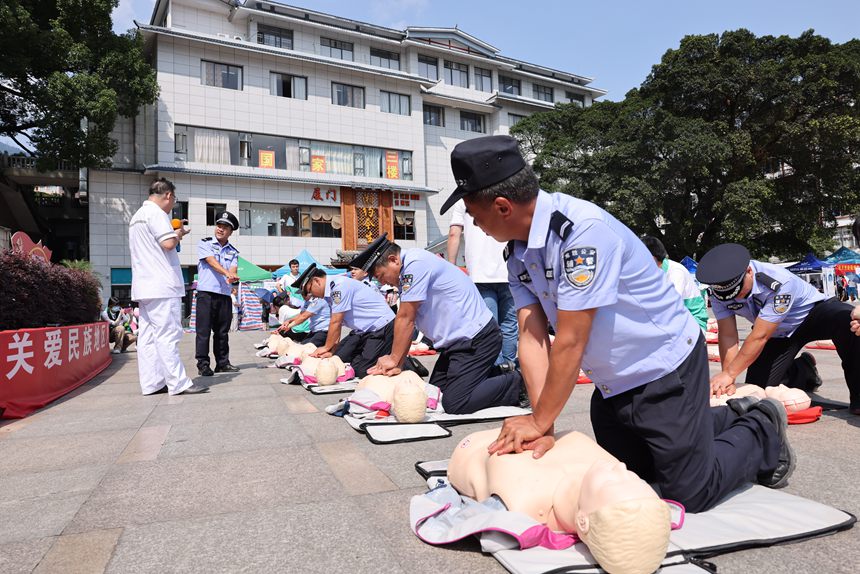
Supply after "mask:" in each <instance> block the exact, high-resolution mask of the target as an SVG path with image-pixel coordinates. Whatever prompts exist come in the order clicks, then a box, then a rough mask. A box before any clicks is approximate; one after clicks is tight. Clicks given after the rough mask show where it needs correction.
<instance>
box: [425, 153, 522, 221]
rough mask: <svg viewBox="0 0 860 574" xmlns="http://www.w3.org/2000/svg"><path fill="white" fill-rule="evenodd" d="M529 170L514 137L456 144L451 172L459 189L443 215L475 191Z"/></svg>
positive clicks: (452, 156)
mask: <svg viewBox="0 0 860 574" xmlns="http://www.w3.org/2000/svg"><path fill="white" fill-rule="evenodd" d="M524 167H526V160H524V159H523V156H522V154H521V153H520V148H519V144H518V143H517V140H515V139H514V138H512V137H511V136H487V137H482V138H475V139H471V140H467V141H464V142H461V143H459V144H457V145H456V146H455V147H454V151H452V152H451V171H452V172H454V180H455V181H456V182H457V189H455V190H454V193H452V194H451V197H449V198H448V200H447V201H445V204H444V205H442V210H441V211H440V213H445V212H446V211H448V210H449V209H451V207H452V206H453V205H454V204H455V203H457V202H458V201H460V200H461V199H463V198H464V197H466V196H467V195H469V194H470V193H472V192H475V191H480V190H482V189H486V188H488V187H490V186H491V185H495V184H497V183H499V182H500V181H504V180H506V179H508V178H509V177H511V176H512V175H514V174H516V173H518V172H519V171H520V170H522V169H523V168H524Z"/></svg>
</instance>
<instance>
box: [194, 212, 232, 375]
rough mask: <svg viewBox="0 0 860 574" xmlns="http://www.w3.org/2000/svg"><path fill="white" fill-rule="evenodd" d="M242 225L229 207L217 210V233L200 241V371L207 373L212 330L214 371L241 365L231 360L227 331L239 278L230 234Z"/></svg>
mask: <svg viewBox="0 0 860 574" xmlns="http://www.w3.org/2000/svg"><path fill="white" fill-rule="evenodd" d="M238 228H239V220H238V219H236V216H235V215H233V214H232V213H230V212H229V211H224V212H221V213H220V214H218V217H217V219H216V221H215V236H214V237H204V238H203V239H201V240H200V243H198V244H197V260H198V261H197V316H196V318H195V321H196V325H195V329H196V331H197V335H196V337H197V340H196V349H195V351H196V353H195V355H196V358H197V372H198V373H199V374H200V375H202V376H204V377H208V376H211V375H212V374H213V371H212V369H211V368H210V367H209V333H210V331H211V332H212V350H213V352H214V354H215V371H214V372H215V373H220V372H225V373H235V372H237V371H238V370H239V369H238V368H237V367H234V366H233V365H231V364H230V347H229V342H228V334H229V332H230V323H231V322H232V320H233V303H232V301H231V299H230V286H231V284H233V283H238V282H239V277H238V276H237V272H238V269H239V250H238V249H236V248H235V247H233V245H232V244H231V243H230V235H232V234H233V231H235V230H236V229H238Z"/></svg>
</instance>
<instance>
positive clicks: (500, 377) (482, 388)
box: [350, 234, 522, 414]
mask: <svg viewBox="0 0 860 574" xmlns="http://www.w3.org/2000/svg"><path fill="white" fill-rule="evenodd" d="M386 235H387V234H383V235H382V237H380V238H378V239H377V240H376V241H374V242H373V243H372V244H371V245H370V246H369V247H368V248H367V249H366V250H365V251H364V252H362V253H361V254H360V255H358V257H356V258H355V259H354V260H353V261H352V262H351V263H350V266H351V267H360V268H361V269H363V270H365V271H367V272H368V273H370V274H371V275H372V276H373V277H374V278H375V279H377V280H378V281H380V282H381V283H384V284H386V285H391V286H393V287H399V288H400V308H399V309H398V311H397V318H396V319H395V321H394V344H393V346H392V351H391V354H390V355H386V356H384V357H381V358H380V359H379V361H378V362H377V364H376V367H375V368H374V369H371V371H370V372H371V374H382V375H393V374H397V373H398V372H399V371H400V365H401V364H402V363H403V361H404V360H405V359H406V356H407V353H408V352H409V345H410V342H411V340H412V334H413V332H414V329H415V327H416V326H417V327H418V329H419V330H420V331H421V332H422V333H424V336H425V337H427V338H428V339H430V340H431V341H432V342H433V347H434V348H435V349H437V350H438V351H440V353H441V354H440V356H439V358H438V360H437V361H436V365H435V366H434V368H433V374H432V375H431V376H430V384H432V385H436V386H437V387H439V388H440V389H442V406H443V407H444V409H445V412H447V413H451V414H467V413H473V412H476V411H479V410H481V409H486V408H490V407H497V406H510V405H517V404H518V403H519V402H520V392H521V391H522V376H521V375H520V373H519V371H516V370H508V371H506V372H500V371H499V370H498V369H497V368H494V364H495V362H496V358H497V357H498V356H499V351H500V350H501V348H502V334H501V331H500V330H499V325H498V323H496V320H495V319H494V318H493V314H492V313H491V312H490V310H489V309H488V308H487V305H486V304H485V303H484V300H483V299H482V298H481V294H480V293H479V292H478V288H477V287H476V286H475V284H474V283H473V282H472V280H471V279H469V277H467V276H466V275H465V274H464V273H463V272H462V271H460V269H458V268H457V267H455V266H454V265H452V264H451V263H448V262H447V261H445V260H444V259H442V258H440V257H437V256H436V255H434V254H432V253H430V252H428V251H425V250H423V249H406V250H403V251H401V249H400V246H399V245H397V244H396V243H391V242H390V241H388V239H387V237H386Z"/></svg>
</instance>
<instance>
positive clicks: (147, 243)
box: [128, 200, 185, 301]
mask: <svg viewBox="0 0 860 574" xmlns="http://www.w3.org/2000/svg"><path fill="white" fill-rule="evenodd" d="M172 237H176V231H175V230H174V229H173V226H171V225H170V217H169V216H168V215H167V213H165V212H164V211H163V210H162V209H161V208H160V207H158V206H157V205H156V204H155V203H153V202H152V201H149V200H146V201H144V202H143V205H142V206H141V208H140V209H138V210H137V212H136V213H135V214H134V215H133V216H132V218H131V222H129V224H128V246H129V250H130V251H131V298H132V300H134V301H141V300H145V299H169V298H175V297H184V296H185V282H184V281H183V279H182V269H181V268H180V266H179V255H178V254H177V253H176V249H162V248H161V242H162V241H164V240H165V239H170V238H172Z"/></svg>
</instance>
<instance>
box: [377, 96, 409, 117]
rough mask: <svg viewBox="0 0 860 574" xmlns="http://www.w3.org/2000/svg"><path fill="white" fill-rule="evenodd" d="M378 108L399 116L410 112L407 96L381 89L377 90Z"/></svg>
mask: <svg viewBox="0 0 860 574" xmlns="http://www.w3.org/2000/svg"><path fill="white" fill-rule="evenodd" d="M379 109H381V110H382V111H383V112H385V113H387V114H399V115H401V116H408V115H411V113H412V108H411V106H410V103H409V96H404V95H403V94H395V93H394V92H385V91H381V90H380V92H379Z"/></svg>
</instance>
